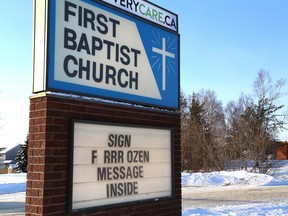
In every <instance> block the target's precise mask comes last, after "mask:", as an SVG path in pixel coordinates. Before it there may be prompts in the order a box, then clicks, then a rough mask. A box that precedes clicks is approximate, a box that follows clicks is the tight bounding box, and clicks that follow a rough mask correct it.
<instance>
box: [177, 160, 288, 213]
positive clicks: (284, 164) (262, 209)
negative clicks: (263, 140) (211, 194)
mask: <svg viewBox="0 0 288 216" xmlns="http://www.w3.org/2000/svg"><path fill="white" fill-rule="evenodd" d="M276 165H277V168H274V169H273V170H271V172H270V173H271V175H265V174H258V173H250V172H246V171H244V170H241V171H232V172H227V171H221V172H210V173H182V187H183V188H184V187H197V189H199V188H203V190H209V187H247V186H281V185H288V161H279V162H277V164H276ZM287 198H288V194H287ZM192 215H227V216H228V215H233V216H236V215H237V216H238V215H253V216H260V215H261V216H262V215H271V216H276V215H279V216H280V215H281V216H288V199H286V200H279V201H278V202H263V203H244V204H237V205H236V204H235V205H224V204H223V205H221V206H217V207H210V208H190V209H185V210H182V216H192Z"/></svg>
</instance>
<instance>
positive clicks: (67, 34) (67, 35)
mask: <svg viewBox="0 0 288 216" xmlns="http://www.w3.org/2000/svg"><path fill="white" fill-rule="evenodd" d="M76 38H77V34H76V32H75V31H73V30H72V29H68V28H65V29H64V48H66V49H70V50H76V48H77V43H76V42H75V40H76ZM69 42H70V43H69Z"/></svg>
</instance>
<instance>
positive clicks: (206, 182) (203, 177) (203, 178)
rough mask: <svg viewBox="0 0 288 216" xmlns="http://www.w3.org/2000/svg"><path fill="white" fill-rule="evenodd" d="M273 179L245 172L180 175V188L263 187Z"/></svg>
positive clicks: (268, 176)
mask: <svg viewBox="0 0 288 216" xmlns="http://www.w3.org/2000/svg"><path fill="white" fill-rule="evenodd" d="M273 179H274V178H273V177H272V176H270V175H263V174H257V173H249V172H246V171H243V170H242V171H234V172H226V171H221V172H211V173H182V187H211V186H229V185H265V184H268V183H269V182H271V181H272V180H273Z"/></svg>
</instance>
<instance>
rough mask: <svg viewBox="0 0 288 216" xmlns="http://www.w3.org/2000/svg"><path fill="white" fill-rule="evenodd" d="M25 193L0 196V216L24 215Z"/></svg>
mask: <svg viewBox="0 0 288 216" xmlns="http://www.w3.org/2000/svg"><path fill="white" fill-rule="evenodd" d="M24 211H25V192H21V193H14V194H0V215H1V216H4V215H5V216H20V215H25V213H24Z"/></svg>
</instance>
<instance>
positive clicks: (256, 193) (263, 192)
mask: <svg viewBox="0 0 288 216" xmlns="http://www.w3.org/2000/svg"><path fill="white" fill-rule="evenodd" d="M287 194H288V186H273V187H268V186H245V187H233V186H231V187H230V186H228V187H205V188H201V187H198V188H197V187H186V188H183V189H182V209H183V210H185V209H188V208H205V207H215V206H218V205H237V204H246V203H264V202H269V203H272V202H279V201H284V200H287V202H288V196H287ZM24 209H25V193H24V192H22V193H16V194H2V195H0V216H4V215H5V216H20V215H24Z"/></svg>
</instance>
